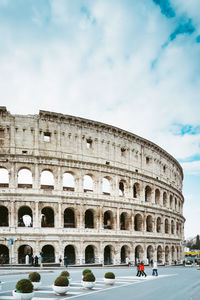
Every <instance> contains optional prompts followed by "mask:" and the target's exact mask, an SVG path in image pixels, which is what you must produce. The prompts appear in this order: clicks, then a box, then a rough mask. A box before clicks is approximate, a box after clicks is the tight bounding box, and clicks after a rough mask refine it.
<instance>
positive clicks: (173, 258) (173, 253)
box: [172, 246, 175, 262]
mask: <svg viewBox="0 0 200 300" xmlns="http://www.w3.org/2000/svg"><path fill="white" fill-rule="evenodd" d="M174 261H175V248H174V246H172V262H174Z"/></svg>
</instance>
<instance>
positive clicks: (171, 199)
mask: <svg viewBox="0 0 200 300" xmlns="http://www.w3.org/2000/svg"><path fill="white" fill-rule="evenodd" d="M169 205H170V208H171V209H172V208H173V196H172V195H170V196H169Z"/></svg>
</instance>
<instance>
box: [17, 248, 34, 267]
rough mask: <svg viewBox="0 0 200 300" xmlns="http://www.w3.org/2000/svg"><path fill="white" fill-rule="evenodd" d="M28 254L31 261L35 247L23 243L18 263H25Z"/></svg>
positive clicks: (19, 251) (19, 250)
mask: <svg viewBox="0 0 200 300" xmlns="http://www.w3.org/2000/svg"><path fill="white" fill-rule="evenodd" d="M26 255H28V256H29V262H30V259H31V257H32V255H33V248H32V247H31V246H29V245H21V246H20V247H19V248H18V263H19V264H25V262H26V259H25V257H26Z"/></svg>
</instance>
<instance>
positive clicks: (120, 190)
mask: <svg viewBox="0 0 200 300" xmlns="http://www.w3.org/2000/svg"><path fill="white" fill-rule="evenodd" d="M119 196H120V197H123V196H124V182H123V181H120V182H119Z"/></svg>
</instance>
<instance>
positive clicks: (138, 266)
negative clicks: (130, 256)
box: [136, 260, 140, 277]
mask: <svg viewBox="0 0 200 300" xmlns="http://www.w3.org/2000/svg"><path fill="white" fill-rule="evenodd" d="M136 276H138V277H140V261H139V260H138V262H137V274H136Z"/></svg>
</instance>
